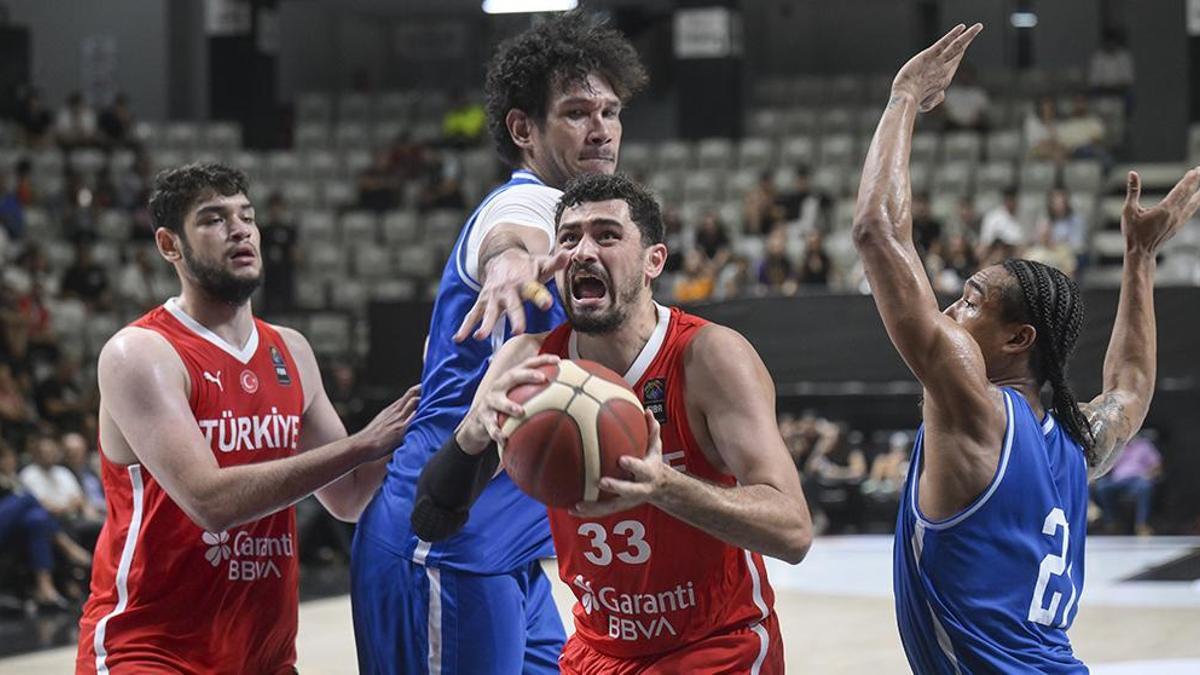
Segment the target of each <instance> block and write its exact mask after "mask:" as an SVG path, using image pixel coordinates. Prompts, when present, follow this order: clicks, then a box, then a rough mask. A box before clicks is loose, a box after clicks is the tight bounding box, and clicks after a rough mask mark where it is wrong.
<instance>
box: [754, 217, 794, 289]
mask: <svg viewBox="0 0 1200 675" xmlns="http://www.w3.org/2000/svg"><path fill="white" fill-rule="evenodd" d="M758 283H759V285H760V286H761V287H762V289H763V290H765V291H767V292H768V293H782V294H784V295H793V294H795V292H796V288H797V284H796V268H795V266H794V265H792V261H791V259H790V258H788V255H787V239H786V235H785V234H784V231H783V230H782V229H778V230H775V231H774V232H772V233H771V234H769V235H767V243H766V251H765V254H764V255H763V259H762V261H761V262H760V263H759V264H758Z"/></svg>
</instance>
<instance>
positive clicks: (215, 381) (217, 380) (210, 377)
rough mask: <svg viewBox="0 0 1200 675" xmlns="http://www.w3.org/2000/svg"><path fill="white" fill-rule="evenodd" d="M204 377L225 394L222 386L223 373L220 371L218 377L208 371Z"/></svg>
mask: <svg viewBox="0 0 1200 675" xmlns="http://www.w3.org/2000/svg"><path fill="white" fill-rule="evenodd" d="M203 375H204V379H206V380H208V381H209V382H212V383H213V384H215V385H217V389H220V390H221V393H222V394H224V393H225V387H223V386H221V371H219V370H218V371H217V374H216V376H214V375H213V374H212V373H210V372H208V371H207V370H206V371H204V373H203Z"/></svg>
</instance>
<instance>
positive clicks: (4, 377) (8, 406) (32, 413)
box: [0, 361, 38, 442]
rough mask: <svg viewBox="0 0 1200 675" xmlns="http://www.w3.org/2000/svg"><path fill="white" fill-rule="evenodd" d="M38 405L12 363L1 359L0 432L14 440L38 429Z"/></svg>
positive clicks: (16, 440) (20, 438)
mask: <svg viewBox="0 0 1200 675" xmlns="http://www.w3.org/2000/svg"><path fill="white" fill-rule="evenodd" d="M37 425H38V416H37V407H36V406H35V405H34V402H33V398H32V397H31V396H30V395H29V393H28V392H27V391H26V390H25V388H24V387H23V386H22V385H21V382H20V380H19V379H18V378H17V375H16V374H15V373H14V372H13V367H12V364H11V363H5V362H4V361H0V432H3V433H4V438H6V439H7V440H9V441H12V442H20V441H22V440H23V439H24V438H25V436H26V435H28V434H29V433H31V432H33V431H34V430H36V429H37Z"/></svg>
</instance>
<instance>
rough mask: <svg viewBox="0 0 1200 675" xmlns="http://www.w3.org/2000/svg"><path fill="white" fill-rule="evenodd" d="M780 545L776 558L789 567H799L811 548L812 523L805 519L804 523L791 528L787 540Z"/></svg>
mask: <svg viewBox="0 0 1200 675" xmlns="http://www.w3.org/2000/svg"><path fill="white" fill-rule="evenodd" d="M781 543H782V546H781V548H780V551H779V556H778V558H779V559H780V560H782V561H784V562H785V563H787V564H789V565H799V564H800V563H801V562H802V561H803V560H804V558H805V557H806V556H807V555H808V551H809V549H811V548H812V543H813V531H812V521H811V520H809V519H805V522H804V523H800V524H798V525H797V526H796V527H794V528H792V530H791V532H790V533H789V536H788V537H787V539H786V540H785V541H783V542H781Z"/></svg>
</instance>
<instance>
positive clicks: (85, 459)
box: [59, 432, 107, 515]
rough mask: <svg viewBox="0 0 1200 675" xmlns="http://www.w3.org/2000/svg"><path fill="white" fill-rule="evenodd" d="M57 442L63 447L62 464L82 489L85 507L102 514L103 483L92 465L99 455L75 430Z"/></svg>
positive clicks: (104, 506)
mask: <svg viewBox="0 0 1200 675" xmlns="http://www.w3.org/2000/svg"><path fill="white" fill-rule="evenodd" d="M59 443H61V444H62V449H63V464H64V465H65V466H66V467H67V469H69V470H70V471H71V474H72V475H74V476H75V480H76V481H78V482H79V487H80V488H82V490H83V501H84V503H85V508H90V509H91V511H92V512H94V513H96V514H100V515H102V514H103V513H104V512H105V510H106V509H107V505H106V504H105V502H104V485H103V483H101V481H100V475H99V472H98V471H97V470H96V467H95V465H94V463H95V462H96V460H97V459H98V457H99V455H98V454H97V453H94V452H92V451H91V448H89V447H88V442H87V439H86V438H84V437H83V434H80V433H77V432H70V433H66V434H63V435H62V438H60V439H59Z"/></svg>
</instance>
